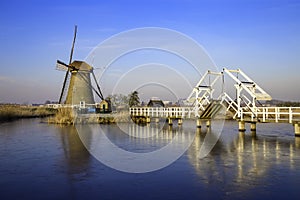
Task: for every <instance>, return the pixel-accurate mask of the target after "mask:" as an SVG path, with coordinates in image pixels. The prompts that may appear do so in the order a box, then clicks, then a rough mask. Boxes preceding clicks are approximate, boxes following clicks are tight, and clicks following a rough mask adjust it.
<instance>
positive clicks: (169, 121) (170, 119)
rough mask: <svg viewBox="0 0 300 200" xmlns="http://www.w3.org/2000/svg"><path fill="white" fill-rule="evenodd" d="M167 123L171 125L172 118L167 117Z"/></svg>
mask: <svg viewBox="0 0 300 200" xmlns="http://www.w3.org/2000/svg"><path fill="white" fill-rule="evenodd" d="M168 124H169V125H170V126H172V125H173V120H172V118H170V117H169V118H168Z"/></svg>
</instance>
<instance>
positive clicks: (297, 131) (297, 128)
mask: <svg viewBox="0 0 300 200" xmlns="http://www.w3.org/2000/svg"><path fill="white" fill-rule="evenodd" d="M294 128H295V136H296V137H300V124H299V123H295V124H294Z"/></svg>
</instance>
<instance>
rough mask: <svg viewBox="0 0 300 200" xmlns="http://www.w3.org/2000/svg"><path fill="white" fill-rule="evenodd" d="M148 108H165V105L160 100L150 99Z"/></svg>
mask: <svg viewBox="0 0 300 200" xmlns="http://www.w3.org/2000/svg"><path fill="white" fill-rule="evenodd" d="M147 106H148V107H165V104H164V102H163V101H162V100H159V99H151V100H150V101H149V102H148V104H147Z"/></svg>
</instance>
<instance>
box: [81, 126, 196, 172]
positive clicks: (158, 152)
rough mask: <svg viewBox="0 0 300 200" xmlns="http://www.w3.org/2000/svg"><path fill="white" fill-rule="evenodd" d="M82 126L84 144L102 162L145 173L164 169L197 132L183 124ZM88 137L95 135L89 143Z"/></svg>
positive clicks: (175, 158) (125, 169)
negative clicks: (179, 125)
mask: <svg viewBox="0 0 300 200" xmlns="http://www.w3.org/2000/svg"><path fill="white" fill-rule="evenodd" d="M126 126H128V127H127V130H128V131H130V133H128V132H123V130H124V127H122V128H120V127H119V125H101V126H100V125H88V124H86V125H81V124H78V125H77V126H76V127H77V130H78V133H79V136H80V138H81V139H82V141H83V144H84V145H85V146H86V148H87V149H88V150H89V152H90V153H91V154H92V155H93V156H94V157H95V158H96V159H97V160H99V161H100V162H101V163H103V164H105V165H107V166H109V167H111V168H113V169H116V170H119V171H124V172H130V173H144V172H150V171H155V170H158V169H161V168H164V167H166V166H168V165H170V164H171V163H173V162H174V161H176V160H177V159H178V158H180V157H181V155H182V154H184V153H185V152H186V150H187V149H188V148H189V146H190V145H191V143H192V142H193V140H194V131H189V129H184V131H183V129H182V128H181V127H176V128H173V127H170V126H164V125H161V127H160V125H157V124H151V125H147V126H141V127H136V125H135V124H127V125H126ZM86 137H88V138H92V139H91V140H90V142H89V143H88V142H87V140H86Z"/></svg>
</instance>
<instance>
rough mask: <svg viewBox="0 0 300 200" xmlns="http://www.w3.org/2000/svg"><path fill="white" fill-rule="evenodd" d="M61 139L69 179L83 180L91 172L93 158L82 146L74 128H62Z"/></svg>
mask: <svg viewBox="0 0 300 200" xmlns="http://www.w3.org/2000/svg"><path fill="white" fill-rule="evenodd" d="M59 130H60V139H61V143H62V147H63V151H64V158H63V160H64V161H63V163H66V170H67V174H68V176H69V178H70V179H71V180H74V179H76V178H82V177H83V176H85V175H86V174H87V173H88V171H89V166H90V162H91V156H90V154H89V152H88V151H87V149H86V148H85V147H84V145H83V144H82V142H81V140H80V138H79V136H78V134H77V130H76V128H75V127H74V126H62V127H60V129H59Z"/></svg>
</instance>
